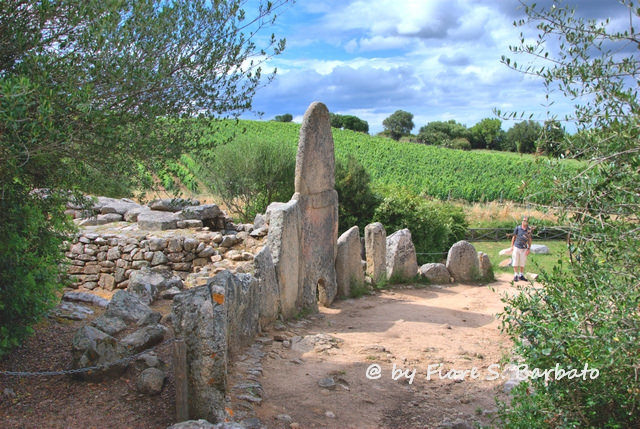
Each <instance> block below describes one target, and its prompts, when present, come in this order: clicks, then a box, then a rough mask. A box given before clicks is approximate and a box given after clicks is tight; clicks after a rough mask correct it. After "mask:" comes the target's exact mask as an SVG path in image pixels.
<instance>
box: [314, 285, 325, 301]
mask: <svg viewBox="0 0 640 429" xmlns="http://www.w3.org/2000/svg"><path fill="white" fill-rule="evenodd" d="M325 296H326V282H325V280H324V279H319V280H318V284H317V285H316V301H317V302H324V300H323V299H322V297H325Z"/></svg>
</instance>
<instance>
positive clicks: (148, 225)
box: [138, 210, 180, 231]
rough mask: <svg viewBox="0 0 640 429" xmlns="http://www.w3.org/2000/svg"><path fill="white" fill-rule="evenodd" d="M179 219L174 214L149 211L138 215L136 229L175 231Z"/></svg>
mask: <svg viewBox="0 0 640 429" xmlns="http://www.w3.org/2000/svg"><path fill="white" fill-rule="evenodd" d="M179 220H180V219H179V218H178V216H176V215H175V214H174V213H170V212H165V211H157V210H149V211H143V212H141V213H140V214H139V215H138V227H139V228H140V229H144V230H147V231H164V230H167V229H176V228H177V226H178V221H179Z"/></svg>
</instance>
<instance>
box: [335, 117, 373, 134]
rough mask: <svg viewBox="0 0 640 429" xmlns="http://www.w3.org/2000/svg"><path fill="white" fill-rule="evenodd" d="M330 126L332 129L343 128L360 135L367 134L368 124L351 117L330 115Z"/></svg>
mask: <svg viewBox="0 0 640 429" xmlns="http://www.w3.org/2000/svg"><path fill="white" fill-rule="evenodd" d="M329 116H330V118H331V126H332V127H333V128H343V129H345V130H352V131H359V132H361V133H368V132H369V123H368V122H367V121H365V120H362V119H360V118H358V117H357V116H353V115H339V114H337V113H330V114H329Z"/></svg>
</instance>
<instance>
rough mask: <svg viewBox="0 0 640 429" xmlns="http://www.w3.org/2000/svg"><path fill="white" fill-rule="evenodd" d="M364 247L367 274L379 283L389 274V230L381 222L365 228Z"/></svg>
mask: <svg viewBox="0 0 640 429" xmlns="http://www.w3.org/2000/svg"><path fill="white" fill-rule="evenodd" d="M364 247H365V255H366V260H367V274H368V275H369V276H370V277H371V279H372V281H373V282H374V283H379V282H381V281H383V280H384V279H385V278H386V276H387V232H386V231H385V230H384V226H383V225H382V224H381V223H380V222H375V223H371V224H369V225H367V226H366V227H365V228H364Z"/></svg>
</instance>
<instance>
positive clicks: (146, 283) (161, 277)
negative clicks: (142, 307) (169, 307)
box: [127, 268, 184, 305]
mask: <svg viewBox="0 0 640 429" xmlns="http://www.w3.org/2000/svg"><path fill="white" fill-rule="evenodd" d="M173 287H177V288H178V289H183V288H184V283H182V279H180V277H178V276H176V275H174V274H173V272H171V271H169V270H158V271H155V270H151V269H149V268H143V269H141V270H139V271H134V272H133V273H131V276H130V277H129V286H128V287H127V291H128V292H130V293H132V294H134V295H136V296H137V297H138V298H139V299H140V301H141V302H142V303H144V304H146V305H150V304H151V303H153V302H154V301H155V300H156V299H157V298H158V296H159V295H160V294H161V293H163V292H164V291H166V290H169V289H171V288H173Z"/></svg>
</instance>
